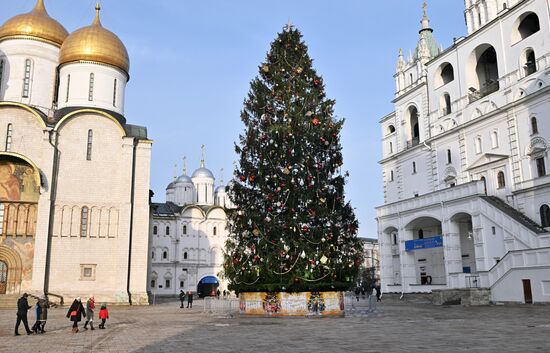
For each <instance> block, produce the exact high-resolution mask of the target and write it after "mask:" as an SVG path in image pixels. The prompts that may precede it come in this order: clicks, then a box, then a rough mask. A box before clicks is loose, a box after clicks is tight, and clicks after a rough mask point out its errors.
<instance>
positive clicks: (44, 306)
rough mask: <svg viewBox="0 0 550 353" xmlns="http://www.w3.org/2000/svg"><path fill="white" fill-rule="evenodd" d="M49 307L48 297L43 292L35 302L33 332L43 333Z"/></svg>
mask: <svg viewBox="0 0 550 353" xmlns="http://www.w3.org/2000/svg"><path fill="white" fill-rule="evenodd" d="M49 308H50V302H49V301H48V297H47V296H46V295H45V294H44V295H42V296H41V297H40V298H39V299H38V301H37V302H36V322H35V323H34V325H33V327H32V330H33V332H34V333H39V332H40V333H45V332H46V331H44V327H45V326H46V321H47V320H48V309H49Z"/></svg>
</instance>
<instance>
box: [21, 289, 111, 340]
mask: <svg viewBox="0 0 550 353" xmlns="http://www.w3.org/2000/svg"><path fill="white" fill-rule="evenodd" d="M28 297H29V294H27V293H24V294H23V295H22V296H21V298H19V300H18V301H17V321H16V324H15V335H16V336H20V334H19V326H20V325H21V323H23V325H24V326H25V330H26V331H27V335H31V334H33V333H34V334H38V333H41V334H42V333H45V332H46V331H45V330H44V327H45V326H46V321H47V320H48V309H49V308H50V304H52V303H50V302H49V301H48V297H47V296H46V295H42V296H41V297H40V298H37V299H38V300H37V302H36V305H35V313H36V322H35V323H34V325H33V326H32V328H29V323H28V319H27V313H28V310H29V309H31V306H30V305H29V300H28ZM94 312H95V299H94V296H93V295H90V297H89V298H88V300H87V301H86V308H84V305H83V304H82V300H81V299H80V298H76V299H75V300H74V301H73V303H72V304H71V307H70V308H69V310H68V311H67V318H68V319H70V320H71V322H72V323H73V327H72V332H73V333H77V332H78V323H79V322H80V321H82V318H83V317H84V318H86V322H85V323H84V329H85V330H87V329H88V325H90V329H92V330H94V329H95V328H94ZM99 318H100V319H101V324H99V328H100V329H104V328H105V322H106V321H107V319H108V318H109V311H108V309H107V305H106V304H102V305H101V309H100V310H99Z"/></svg>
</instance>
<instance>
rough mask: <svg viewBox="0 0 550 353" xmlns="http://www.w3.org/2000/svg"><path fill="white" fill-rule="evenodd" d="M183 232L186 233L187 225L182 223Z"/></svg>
mask: <svg viewBox="0 0 550 353" xmlns="http://www.w3.org/2000/svg"><path fill="white" fill-rule="evenodd" d="M183 234H187V225H185V224H184V225H183Z"/></svg>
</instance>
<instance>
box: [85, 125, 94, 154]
mask: <svg viewBox="0 0 550 353" xmlns="http://www.w3.org/2000/svg"><path fill="white" fill-rule="evenodd" d="M93 137H94V133H93V131H92V130H91V129H90V130H88V145H87V147H86V160H88V161H91V160H92V139H93Z"/></svg>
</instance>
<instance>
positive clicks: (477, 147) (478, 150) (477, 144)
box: [475, 137, 481, 154]
mask: <svg viewBox="0 0 550 353" xmlns="http://www.w3.org/2000/svg"><path fill="white" fill-rule="evenodd" d="M475 144H476V153H477V154H480V153H481V137H477V138H476V143H475Z"/></svg>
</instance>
